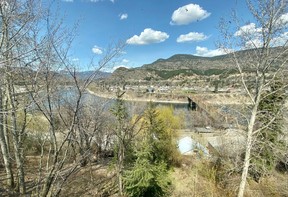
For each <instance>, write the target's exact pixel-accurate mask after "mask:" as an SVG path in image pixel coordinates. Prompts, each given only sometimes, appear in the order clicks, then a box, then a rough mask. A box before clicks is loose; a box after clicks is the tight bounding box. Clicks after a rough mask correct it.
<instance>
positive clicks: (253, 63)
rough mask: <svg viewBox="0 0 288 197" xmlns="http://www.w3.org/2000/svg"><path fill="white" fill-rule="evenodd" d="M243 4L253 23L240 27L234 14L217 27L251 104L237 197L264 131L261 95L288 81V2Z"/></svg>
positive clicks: (250, 0)
mask: <svg viewBox="0 0 288 197" xmlns="http://www.w3.org/2000/svg"><path fill="white" fill-rule="evenodd" d="M246 4H247V6H248V9H249V10H250V13H251V15H252V16H253V17H254V21H253V22H250V23H247V24H246V25H244V26H241V23H240V22H239V20H238V19H239V17H238V16H237V12H235V13H234V15H233V19H231V20H226V21H222V23H221V25H220V31H221V33H222V35H223V40H224V42H223V43H222V47H223V48H224V49H225V50H227V49H229V50H227V52H229V53H230V54H231V57H232V59H233V62H234V65H235V66H236V67H237V69H238V71H239V74H240V78H241V82H242V85H243V88H244V90H245V93H246V94H247V96H248V97H249V98H250V102H249V103H251V104H250V105H249V113H248V114H249V115H248V117H247V129H246V131H247V133H246V140H247V141H246V150H245V158H244V163H243V170H242V178H241V183H240V186H239V193H238V196H239V197H242V196H243V195H244V191H245V185H246V180H247V176H248V171H249V168H250V164H251V162H250V161H251V151H252V148H253V147H254V146H255V136H256V135H257V133H259V132H263V129H264V128H263V127H260V128H259V127H258V126H257V125H258V124H257V117H258V116H259V114H260V113H261V112H260V109H259V104H260V102H261V100H263V96H264V93H265V92H266V91H267V90H269V88H270V87H271V85H273V83H274V82H275V81H276V80H282V81H283V82H284V83H283V84H284V85H283V86H282V87H281V89H283V88H285V87H286V86H287V80H285V79H284V78H283V76H284V73H287V60H288V58H287V53H288V47H287V42H288V39H287V38H288V37H287V24H288V19H287V16H288V13H287V1H285V0H246ZM234 19H235V20H234ZM233 25H235V26H236V32H235V31H233V30H231V29H229V28H231V27H232V26H233ZM235 26H233V27H232V28H235ZM232 49H234V50H235V49H242V50H243V49H245V51H244V52H236V51H232ZM243 57H245V58H243ZM275 91H281V90H279V89H278V90H275ZM271 102H273V101H271ZM274 120H275V118H272V119H271V120H270V122H269V123H267V124H266V125H265V127H268V126H269V124H272V122H273V121H274Z"/></svg>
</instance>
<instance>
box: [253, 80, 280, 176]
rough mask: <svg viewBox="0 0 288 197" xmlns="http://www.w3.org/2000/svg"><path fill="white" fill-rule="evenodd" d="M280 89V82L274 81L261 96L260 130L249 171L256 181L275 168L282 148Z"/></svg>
mask: <svg viewBox="0 0 288 197" xmlns="http://www.w3.org/2000/svg"><path fill="white" fill-rule="evenodd" d="M282 87H283V84H282V83H281V82H280V81H275V82H274V84H273V86H272V87H271V90H270V91H269V92H267V93H266V94H263V95H262V100H261V101H260V104H259V111H260V114H259V116H258V121H259V124H260V128H261V130H260V131H259V132H258V133H257V135H256V139H257V140H256V142H255V143H256V144H255V147H254V149H253V150H252V151H253V157H252V160H251V164H252V168H251V169H250V173H251V174H253V176H254V178H256V179H258V178H259V177H260V176H262V175H265V174H267V173H269V171H271V170H272V169H274V168H275V166H276V164H277V159H278V156H279V152H280V154H281V150H282V149H283V147H284V141H283V140H282V136H283V113H282V108H283V104H284V102H285V96H284V95H285V92H284V90H283V88H282Z"/></svg>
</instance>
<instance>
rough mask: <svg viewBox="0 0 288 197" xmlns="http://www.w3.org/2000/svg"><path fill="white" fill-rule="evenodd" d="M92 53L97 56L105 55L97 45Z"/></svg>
mask: <svg viewBox="0 0 288 197" xmlns="http://www.w3.org/2000/svg"><path fill="white" fill-rule="evenodd" d="M92 52H93V53H95V54H97V55H101V54H102V53H103V51H102V49H101V47H98V46H96V45H95V46H94V47H93V48H92Z"/></svg>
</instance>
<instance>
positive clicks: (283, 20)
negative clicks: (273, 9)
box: [276, 13, 288, 28]
mask: <svg viewBox="0 0 288 197" xmlns="http://www.w3.org/2000/svg"><path fill="white" fill-rule="evenodd" d="M276 25H277V26H279V27H280V28H283V27H285V26H288V13H286V14H283V15H281V16H280V17H279V19H278V20H277V21H276Z"/></svg>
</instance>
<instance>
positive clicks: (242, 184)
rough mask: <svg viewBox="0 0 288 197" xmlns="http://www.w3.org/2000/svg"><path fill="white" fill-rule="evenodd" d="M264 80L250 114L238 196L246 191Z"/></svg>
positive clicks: (261, 82) (241, 195) (261, 81)
mask: <svg viewBox="0 0 288 197" xmlns="http://www.w3.org/2000/svg"><path fill="white" fill-rule="evenodd" d="M263 80H264V79H263V78H262V79H261V80H260V85H259V88H257V89H258V90H259V91H258V92H257V95H256V99H255V103H254V105H253V109H252V113H251V116H250V121H249V124H248V128H247V129H248V131H247V142H246V149H245V159H244V164H243V170H242V176H241V182H240V185H239V191H238V197H243V196H244V192H245V186H246V182H247V176H248V170H249V167H250V157H251V150H252V146H253V131H254V125H255V122H256V117H257V112H258V106H259V103H260V99H261V94H262V84H263Z"/></svg>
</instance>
